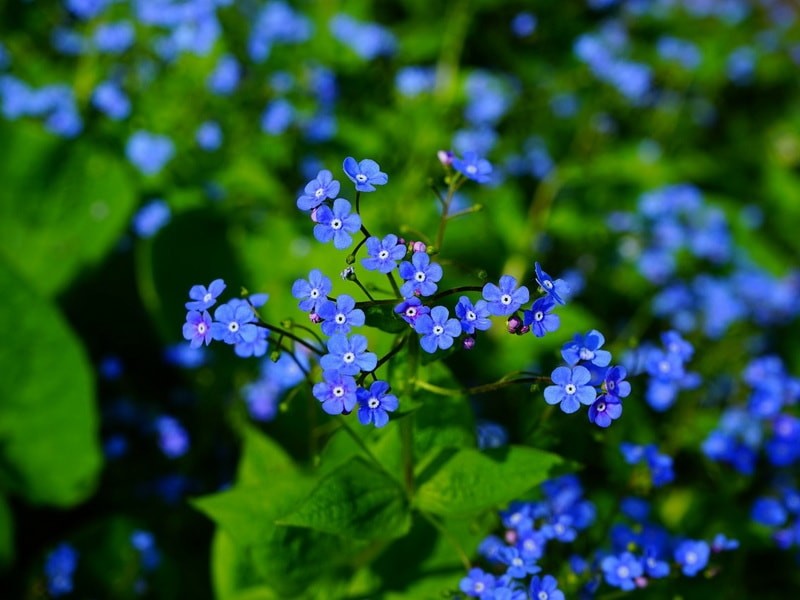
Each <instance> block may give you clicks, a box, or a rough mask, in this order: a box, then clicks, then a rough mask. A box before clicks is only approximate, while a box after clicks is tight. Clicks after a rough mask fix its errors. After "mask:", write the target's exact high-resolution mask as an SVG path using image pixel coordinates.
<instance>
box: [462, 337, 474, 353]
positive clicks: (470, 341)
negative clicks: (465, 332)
mask: <svg viewBox="0 0 800 600" xmlns="http://www.w3.org/2000/svg"><path fill="white" fill-rule="evenodd" d="M474 347H475V338H474V337H465V338H464V350H472V349H473V348H474Z"/></svg>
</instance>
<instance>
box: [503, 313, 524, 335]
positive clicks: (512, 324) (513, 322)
mask: <svg viewBox="0 0 800 600" xmlns="http://www.w3.org/2000/svg"><path fill="white" fill-rule="evenodd" d="M521 326H522V321H521V320H520V318H519V317H518V316H516V315H514V316H513V317H511V318H510V319H509V320H508V321H507V322H506V327H507V328H508V333H517V330H518V329H519V328H520V327H521Z"/></svg>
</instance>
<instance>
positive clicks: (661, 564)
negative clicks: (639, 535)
mask: <svg viewBox="0 0 800 600" xmlns="http://www.w3.org/2000/svg"><path fill="white" fill-rule="evenodd" d="M642 567H644V571H645V573H647V575H648V577H653V578H656V579H659V578H661V577H666V576H667V575H669V563H668V562H666V561H663V560H659V558H658V552H657V550H656V549H655V548H654V547H653V546H648V547H647V548H646V549H645V551H644V558H643V559H642Z"/></svg>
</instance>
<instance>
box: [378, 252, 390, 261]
mask: <svg viewBox="0 0 800 600" xmlns="http://www.w3.org/2000/svg"><path fill="white" fill-rule="evenodd" d="M378 258H380V259H381V260H386V259H387V258H389V251H388V250H381V251H380V252H378Z"/></svg>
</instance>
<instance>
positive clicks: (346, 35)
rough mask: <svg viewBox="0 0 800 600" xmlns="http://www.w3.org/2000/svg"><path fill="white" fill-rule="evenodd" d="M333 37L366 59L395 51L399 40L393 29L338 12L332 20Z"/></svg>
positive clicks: (330, 25) (387, 54) (330, 24)
mask: <svg viewBox="0 0 800 600" xmlns="http://www.w3.org/2000/svg"><path fill="white" fill-rule="evenodd" d="M329 28H330V31H331V33H332V34H333V37H335V38H336V39H337V40H339V41H340V42H342V43H343V44H345V45H347V46H348V47H350V48H351V49H352V50H353V51H354V52H355V53H356V54H358V55H359V56H360V57H361V58H363V59H365V60H372V59H374V58H377V57H378V56H390V55H391V54H393V53H394V51H395V48H396V46H397V40H396V39H395V37H394V35H393V34H392V32H391V31H389V30H388V29H386V28H385V27H382V26H381V25H378V24H377V23H362V22H360V21H357V20H355V19H354V18H352V17H351V16H349V15H345V14H337V15H334V16H333V18H332V19H331V20H330V23H329Z"/></svg>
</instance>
